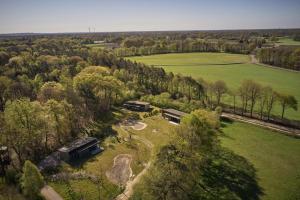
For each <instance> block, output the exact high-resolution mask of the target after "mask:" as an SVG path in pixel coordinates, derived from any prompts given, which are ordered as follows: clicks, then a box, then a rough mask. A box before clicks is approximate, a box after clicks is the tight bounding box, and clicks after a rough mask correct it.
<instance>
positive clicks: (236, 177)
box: [201, 148, 264, 200]
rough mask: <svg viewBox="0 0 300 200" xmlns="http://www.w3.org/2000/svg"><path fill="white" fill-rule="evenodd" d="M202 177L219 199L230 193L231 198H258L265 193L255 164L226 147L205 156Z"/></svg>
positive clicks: (255, 199)
mask: <svg viewBox="0 0 300 200" xmlns="http://www.w3.org/2000/svg"><path fill="white" fill-rule="evenodd" d="M201 179H202V181H203V184H204V185H205V186H206V187H207V188H209V190H210V191H211V192H212V193H213V194H214V196H215V197H217V198H218V199H228V194H230V199H243V200H258V199H260V196H262V195H263V194H264V193H263V189H262V188H261V187H260V186H259V185H258V182H257V181H258V178H257V176H256V170H255V168H254V166H253V165H252V164H251V163H249V162H248V161H247V160H246V159H245V158H244V157H242V156H239V155H237V154H235V153H233V152H232V151H230V150H228V149H225V148H219V149H218V150H216V151H214V152H213V153H211V154H210V155H207V156H206V157H205V159H204V165H203V170H202V173H201ZM232 194H233V196H232Z"/></svg>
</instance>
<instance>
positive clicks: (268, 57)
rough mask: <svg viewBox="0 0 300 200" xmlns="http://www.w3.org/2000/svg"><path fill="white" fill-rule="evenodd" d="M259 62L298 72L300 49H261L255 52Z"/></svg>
mask: <svg viewBox="0 0 300 200" xmlns="http://www.w3.org/2000/svg"><path fill="white" fill-rule="evenodd" d="M257 57H258V59H259V62H262V63H265V64H268V65H275V66H278V67H282V68H287V69H293V70H300V48H294V47H276V48H262V49H260V50H259V51H258V52H257Z"/></svg>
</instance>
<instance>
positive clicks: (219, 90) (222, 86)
mask: <svg viewBox="0 0 300 200" xmlns="http://www.w3.org/2000/svg"><path fill="white" fill-rule="evenodd" d="M213 88H214V91H215V93H216V98H217V105H220V102H221V98H222V96H223V95H224V94H225V93H226V92H227V91H228V88H227V85H226V83H225V82H224V81H220V80H219V81H216V82H215V83H214V86H213Z"/></svg>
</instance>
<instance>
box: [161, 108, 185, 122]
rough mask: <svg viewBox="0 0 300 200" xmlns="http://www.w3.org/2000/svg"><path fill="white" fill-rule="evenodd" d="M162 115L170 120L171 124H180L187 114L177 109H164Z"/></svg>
mask: <svg viewBox="0 0 300 200" xmlns="http://www.w3.org/2000/svg"><path fill="white" fill-rule="evenodd" d="M161 114H162V116H163V117H164V118H165V119H167V120H169V121H170V122H175V123H178V124H180V120H181V118H182V117H183V116H184V115H186V114H187V113H185V112H181V111H179V110H175V109H162V110H161Z"/></svg>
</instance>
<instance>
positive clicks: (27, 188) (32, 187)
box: [21, 160, 44, 200]
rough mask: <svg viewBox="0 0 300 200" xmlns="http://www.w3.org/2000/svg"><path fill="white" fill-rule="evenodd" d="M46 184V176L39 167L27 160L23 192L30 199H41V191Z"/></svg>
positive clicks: (22, 179) (24, 168) (23, 178)
mask: <svg viewBox="0 0 300 200" xmlns="http://www.w3.org/2000/svg"><path fill="white" fill-rule="evenodd" d="M43 186H44V178H43V176H42V175H41V173H40V172H39V170H38V168H37V167H36V166H35V165H34V164H33V163H32V162H30V161H29V160H26V162H25V164H24V167H23V175H22V177H21V188H22V192H23V193H24V195H25V196H26V197H28V199H30V200H37V199H40V191H41V189H42V187H43Z"/></svg>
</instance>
